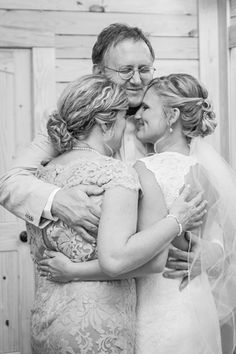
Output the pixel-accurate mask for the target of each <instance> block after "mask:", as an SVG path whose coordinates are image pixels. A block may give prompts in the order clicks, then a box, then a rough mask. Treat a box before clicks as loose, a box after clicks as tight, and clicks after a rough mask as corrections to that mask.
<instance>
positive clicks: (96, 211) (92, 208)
mask: <svg viewBox="0 0 236 354" xmlns="http://www.w3.org/2000/svg"><path fill="white" fill-rule="evenodd" d="M89 211H90V212H91V213H92V216H93V219H94V220H95V222H96V225H98V223H99V219H100V216H101V208H100V207H99V206H97V205H95V204H92V205H91V206H90V207H89Z"/></svg>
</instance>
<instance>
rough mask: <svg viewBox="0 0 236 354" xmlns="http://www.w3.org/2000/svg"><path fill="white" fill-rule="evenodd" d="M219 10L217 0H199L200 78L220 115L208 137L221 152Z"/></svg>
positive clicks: (217, 113)
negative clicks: (216, 124) (212, 132)
mask: <svg viewBox="0 0 236 354" xmlns="http://www.w3.org/2000/svg"><path fill="white" fill-rule="evenodd" d="M218 36H219V33H218V12H217V2H216V1H215V0H199V62H200V79H201V81H202V82H203V84H204V85H205V86H206V87H207V89H208V92H209V98H210V99H211V100H212V101H213V103H214V111H215V112H216V115H217V117H218V122H219V123H218V127H217V129H216V131H215V133H214V134H213V135H212V136H210V137H209V138H208V140H209V142H210V143H211V144H212V145H213V146H214V148H215V149H216V150H217V151H218V152H219V153H223V152H222V151H221V128H220V120H219V105H220V92H219V89H220V87H219V85H220V82H219V42H218V38H219V37H218Z"/></svg>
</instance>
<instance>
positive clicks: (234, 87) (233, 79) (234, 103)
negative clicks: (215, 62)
mask: <svg viewBox="0 0 236 354" xmlns="http://www.w3.org/2000/svg"><path fill="white" fill-rule="evenodd" d="M229 22H230V23H229V25H230V26H229V48H230V55H229V63H230V69H229V84H230V129H229V131H230V136H229V138H230V162H231V164H232V166H233V168H234V169H235V170H236V139H235V134H236V0H231V1H230V21H229Z"/></svg>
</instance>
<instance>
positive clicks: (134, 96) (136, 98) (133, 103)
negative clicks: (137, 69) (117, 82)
mask: <svg viewBox="0 0 236 354" xmlns="http://www.w3.org/2000/svg"><path fill="white" fill-rule="evenodd" d="M126 93H127V96H128V100H129V106H130V107H138V106H140V105H141V103H142V99H143V93H140V92H139V93H137V92H136V93H134V91H129V90H126Z"/></svg>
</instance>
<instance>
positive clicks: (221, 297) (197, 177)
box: [186, 137, 236, 354]
mask: <svg viewBox="0 0 236 354" xmlns="http://www.w3.org/2000/svg"><path fill="white" fill-rule="evenodd" d="M190 155H191V156H192V157H193V158H194V159H196V165H194V166H193V167H192V169H191V171H190V173H189V175H188V176H186V183H190V184H191V185H192V184H194V185H195V186H196V187H197V189H201V190H203V191H204V197H205V198H206V199H207V201H208V212H207V216H206V218H205V220H204V223H203V226H202V228H201V231H200V232H199V236H200V237H201V242H200V245H201V247H200V251H201V253H200V254H201V257H202V262H201V263H202V267H203V268H205V267H206V266H205V264H206V263H207V262H206V259H204V257H208V259H207V261H209V264H210V267H209V266H208V267H206V268H207V271H206V273H207V275H208V279H209V283H210V288H211V291H212V293H213V295H214V299H215V303H216V307H217V312H218V317H219V321H220V325H221V341H222V347H223V353H224V354H232V353H233V350H234V348H235V344H236V326H235V312H236V173H235V172H234V171H233V169H232V168H231V167H230V166H229V165H228V164H227V163H226V162H225V161H224V159H223V158H222V157H221V156H220V155H219V154H218V153H217V152H216V151H215V150H214V149H213V148H212V147H211V145H210V144H208V143H207V142H206V140H205V139H204V138H201V137H197V138H193V139H192V141H191V144H190ZM205 241H207V242H208V241H211V242H215V243H218V245H219V248H218V249H220V252H219V253H218V254H217V255H216V254H215V251H213V250H212V254H211V252H208V255H206V252H205V249H204V242H205ZM208 244H211V243H209V242H208ZM201 248H202V249H201ZM209 258H212V260H213V261H212V262H210V259H209ZM211 263H212V264H211ZM190 270H191V269H190ZM205 270H206V269H203V272H204V271H205ZM213 340H214V339H213Z"/></svg>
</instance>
